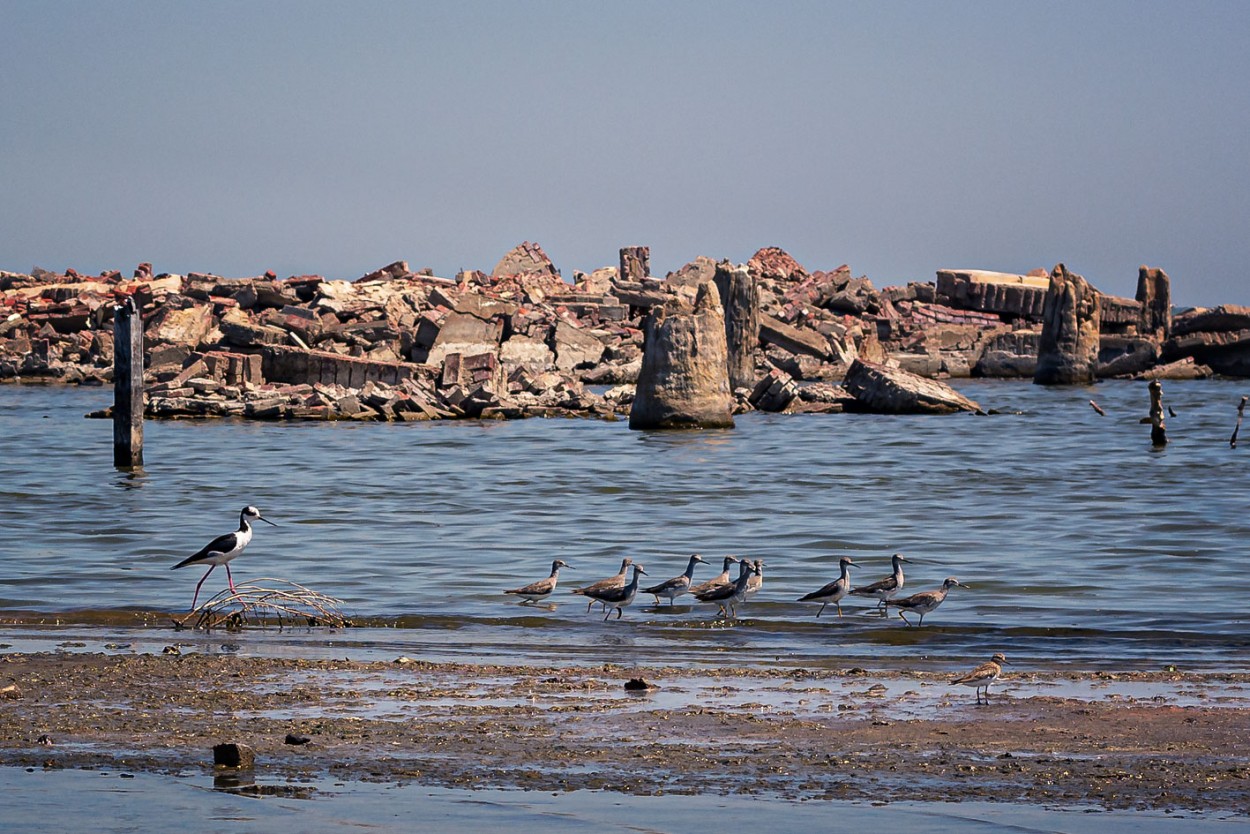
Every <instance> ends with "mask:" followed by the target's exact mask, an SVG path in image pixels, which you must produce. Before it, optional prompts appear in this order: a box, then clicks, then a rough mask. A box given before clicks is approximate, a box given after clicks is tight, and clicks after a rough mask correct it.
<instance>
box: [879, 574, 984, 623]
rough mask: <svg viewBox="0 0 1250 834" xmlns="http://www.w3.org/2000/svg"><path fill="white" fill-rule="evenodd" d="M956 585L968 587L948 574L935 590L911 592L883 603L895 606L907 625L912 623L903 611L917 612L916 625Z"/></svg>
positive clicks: (941, 601) (943, 600)
mask: <svg viewBox="0 0 1250 834" xmlns="http://www.w3.org/2000/svg"><path fill="white" fill-rule="evenodd" d="M956 585H958V586H959V587H961V588H967V587H968V586H967V585H965V584H964V583H962V582H960V581H959V580H958V579H956V578H955V577H953V576H948V577H946V581H944V582H943V583H942V587H941V588H938V589H937V590H936V591H921V592H920V593H918V594H912V595H911V596H909V597H904V598H903V599H887V600H886V601H885V604H886V605H893V606H894V607H895V608H897V609H898V615H899V617H901V618H902V620H903V622H905V623H907V624H908V625H913V623H912V622H911V620H908V619H907V618H906V617H904V616H903V612H904V611H911V612H913V613H916V614H919V615H920V622H919V623H916V625H924V615H925V614H928V613H929V612H931V611H933V610H934V609H936V608H937V607H938V606H939V605H941V604H942V603H943V602H945V601H946V595H947V594H948V593H949V592H950V589H951V588H953V587H955V586H956Z"/></svg>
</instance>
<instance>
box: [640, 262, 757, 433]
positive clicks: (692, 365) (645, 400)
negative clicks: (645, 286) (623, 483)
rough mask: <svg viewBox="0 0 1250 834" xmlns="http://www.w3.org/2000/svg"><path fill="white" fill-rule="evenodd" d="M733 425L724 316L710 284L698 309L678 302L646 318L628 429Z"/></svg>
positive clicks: (701, 289) (703, 288)
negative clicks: (640, 362) (636, 388)
mask: <svg viewBox="0 0 1250 834" xmlns="http://www.w3.org/2000/svg"><path fill="white" fill-rule="evenodd" d="M733 424H734V419H733V396H732V394H731V393H730V390H729V359H728V349H727V347H726V345H725V315H724V312H723V311H722V309H721V305H720V294H719V293H718V292H717V291H716V284H715V283H713V282H711V281H709V282H707V283H705V284H702V285H701V286H700V287H699V293H698V296H696V298H695V302H694V305H693V306H692V305H691V304H690V303H689V302H687V301H684V300H682V299H681V298H679V297H677V296H674V297H672V298H669V299H667V300H666V301H665V302H664V303H663V304H660V305H658V306H656V307H653V308H652V309H651V312H650V313H649V314H648V315H647V319H646V322H645V323H644V325H643V346H642V370H641V371H640V372H639V374H638V390H637V392H636V393H635V394H634V404H633V406H632V407H631V408H630V411H629V427H630V428H631V429H707V428H732V427H733Z"/></svg>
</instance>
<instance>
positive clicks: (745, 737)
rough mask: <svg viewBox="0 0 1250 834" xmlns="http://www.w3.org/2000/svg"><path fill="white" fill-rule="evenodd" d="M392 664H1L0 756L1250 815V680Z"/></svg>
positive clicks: (24, 660)
mask: <svg viewBox="0 0 1250 834" xmlns="http://www.w3.org/2000/svg"><path fill="white" fill-rule="evenodd" d="M405 661H406V662H402V663H399V662H396V663H363V662H355V661H349V660H342V661H313V660H291V659H277V658H257V657H222V656H208V655H200V654H188V655H183V656H173V655H169V656H156V655H142V656H134V655H128V656H117V655H103V654H87V653H83V654H70V653H40V654H19V653H10V654H7V655H4V656H3V657H0V688H3V687H7V686H9V685H15V686H16V687H17V693H20V697H17V698H8V699H5V700H3V701H0V764H4V765H18V766H25V767H75V768H82V767H122V768H127V769H130V770H134V771H142V772H153V773H169V774H187V773H196V772H206V771H211V770H212V747H213V745H214V744H217V743H220V742H239V743H243V744H247V745H249V746H250V747H252V748H253V749H254V750H255V752H256V762H257V764H256V771H255V775H256V777H257V780H258V781H260V780H262V779H263V780H268V781H271V782H272V781H273V780H283V779H285V780H290V781H291V782H294V783H298V782H299V781H300V780H301V779H308V778H323V777H331V778H334V779H340V780H381V781H388V782H408V781H412V782H420V783H423V784H429V785H437V786H446V787H506V788H520V789H526V790H542V791H566V790H578V789H600V790H613V791H620V792H625V793H632V794H642V795H652V794H662V793H713V794H716V793H724V794H729V793H749V794H763V795H771V796H778V797H783V798H797V799H820V798H827V799H842V800H869V801H871V800H881V801H895V800H934V799H940V800H958V799H978V800H994V801H1009V802H1032V803H1046V804H1064V805H1082V804H1090V805H1095V806H1100V807H1106V808H1132V809H1152V810H1168V809H1202V810H1219V811H1231V812H1235V813H1250V751H1247V748H1246V746H1245V743H1244V742H1245V739H1247V738H1250V706H1247V702H1246V700H1245V698H1244V697H1243V696H1242V695H1240V694H1239V693H1241V692H1242V690H1245V689H1247V688H1250V676H1247V675H1194V674H1182V673H1172V672H1151V673H1141V672H1139V673H1124V674H1110V673H1106V672H1101V673H1088V674H1073V673H1068V672H1062V673H1061V672H1029V671H1024V670H1022V671H1020V672H1017V673H1016V674H1014V675H1013V676H1012V678H1011V679H1006V680H1004V685H1005V688H1006V690H1007V691H1006V693H1002V694H1000V693H998V692H997V691H996V692H995V700H994V703H993V704H991V705H990V706H986V707H976V706H974V705H973V703H972V693H971V691H970V690H967V689H964V688H962V687H957V688H952V687H949V686H948V685H947V680H948V678H949V676H948V675H945V674H935V673H908V672H888V671H875V670H863V669H848V670H841V671H836V672H824V671H822V672H816V673H811V672H806V671H804V670H799V669H759V668H742V669H723V670H691V669H681V668H665V667H647V668H637V667H629V668H626V667H619V666H612V665H607V666H584V667H577V668H568V667H554V666H551V667H543V666H532V665H500V664H460V663H428V662H421V661H419V660H408V659H405ZM632 677H643V678H645V679H646V680H647V681H649V682H652V683H655V684H657V685H658V688H657V689H654V690H651V691H650V692H647V693H641V694H635V693H630V692H627V691H626V690H625V689H624V683H625V682H626V681H627V680H629V679H630V678H632ZM1072 687H1078V688H1081V687H1084V688H1085V689H1086V690H1088V691H1086V692H1085V694H1076V695H1074V694H1072V693H1071V691H1070V690H1071V688H1072ZM1093 691H1097V693H1098V694H1097V695H1095V696H1091V695H1090V694H1089V693H1090V692H1093ZM1134 693H1136V694H1134ZM1152 693H1153V694H1152ZM1218 693H1223V695H1219V694H1218ZM1230 693H1231V694H1230ZM11 694H14V693H11ZM288 734H293V735H296V736H304V737H307V738H308V739H309V741H308V743H306V744H302V745H293V744H288V743H287V736H288Z"/></svg>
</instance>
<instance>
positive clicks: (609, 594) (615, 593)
mask: <svg viewBox="0 0 1250 834" xmlns="http://www.w3.org/2000/svg"><path fill="white" fill-rule="evenodd" d="M646 575H647V572H646V571H645V570H643V569H642V565H634V575H633V576H631V577H630V579H629V584H628V585H622V586H621V587H619V588H604V589H603V590H601V591H593V590H592V589H591V588H586V589H585V594H586V596H588V597H592V598H594V599H596V600H598V601H599V602H601V603H603V606H604V608H605V609H606V610H607V612H608V613H607V614H605V615H604V617H603V621H604V622H605V623H606V622H607V621H608V618H609V617H611V616H612V609H613V608H615V609H616V618H617V619H618V620H619V619H620V618H621V609H622V608H624V607H625V606H627V605H629V604H630V603H631V602H633V601H634V596H635V595H636V594H637V593H638V577H639V576H646ZM587 610H589V609H587Z"/></svg>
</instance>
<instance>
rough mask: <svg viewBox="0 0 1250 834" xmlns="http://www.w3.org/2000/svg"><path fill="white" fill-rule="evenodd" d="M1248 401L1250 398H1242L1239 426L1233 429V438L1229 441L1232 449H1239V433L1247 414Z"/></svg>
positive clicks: (1238, 411) (1238, 416)
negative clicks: (1242, 420)
mask: <svg viewBox="0 0 1250 834" xmlns="http://www.w3.org/2000/svg"><path fill="white" fill-rule="evenodd" d="M1246 400H1250V397H1242V398H1241V404H1240V405H1238V406H1237V425H1236V426H1234V427H1233V436H1232V437H1230V438H1229V439H1228V446H1229V448H1231V449H1236V448H1237V432H1239V431H1241V418H1242V417H1243V416H1244V415H1245V413H1246Z"/></svg>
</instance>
